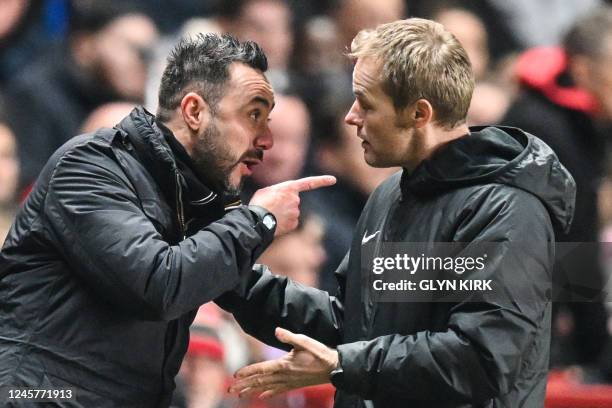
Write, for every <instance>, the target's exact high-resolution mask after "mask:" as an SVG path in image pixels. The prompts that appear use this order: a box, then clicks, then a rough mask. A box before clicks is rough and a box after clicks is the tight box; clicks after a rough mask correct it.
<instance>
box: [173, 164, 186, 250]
mask: <svg viewBox="0 0 612 408" xmlns="http://www.w3.org/2000/svg"><path fill="white" fill-rule="evenodd" d="M174 175H175V178H176V209H177V213H178V222H179V227H180V229H181V236H182V237H183V240H185V239H186V238H187V235H186V231H185V214H184V212H183V191H182V188H181V179H180V175H179V172H178V171H175V172H174Z"/></svg>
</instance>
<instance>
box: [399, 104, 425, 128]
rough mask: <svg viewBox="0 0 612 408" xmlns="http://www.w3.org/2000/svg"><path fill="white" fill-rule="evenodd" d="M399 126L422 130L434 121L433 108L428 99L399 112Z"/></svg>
mask: <svg viewBox="0 0 612 408" xmlns="http://www.w3.org/2000/svg"><path fill="white" fill-rule="evenodd" d="M397 118H398V122H397V123H398V126H399V127H402V128H408V127H416V128H422V127H423V126H425V125H426V124H427V123H429V122H430V121H431V120H432V119H433V107H432V106H431V104H430V103H429V101H428V100H426V99H419V100H417V101H416V102H414V103H413V104H411V105H408V106H406V107H405V108H402V109H401V110H399V111H398V114H397Z"/></svg>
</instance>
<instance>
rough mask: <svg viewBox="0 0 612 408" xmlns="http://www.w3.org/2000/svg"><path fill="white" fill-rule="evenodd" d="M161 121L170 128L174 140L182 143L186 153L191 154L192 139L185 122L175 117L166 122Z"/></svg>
mask: <svg viewBox="0 0 612 408" xmlns="http://www.w3.org/2000/svg"><path fill="white" fill-rule="evenodd" d="M162 123H163V124H164V126H166V127H167V128H168V129H170V131H171V132H172V134H173V135H174V137H175V138H176V140H178V141H179V143H180V144H182V145H183V147H184V148H185V150H186V151H187V154H189V156H191V155H192V152H193V144H192V143H193V142H192V140H193V139H192V137H191V135H190V132H189V129H188V128H187V127H186V126H185V123H184V122H183V121H181V120H178V119H177V118H176V117H174V118H172V119H170V120H168V121H167V122H162Z"/></svg>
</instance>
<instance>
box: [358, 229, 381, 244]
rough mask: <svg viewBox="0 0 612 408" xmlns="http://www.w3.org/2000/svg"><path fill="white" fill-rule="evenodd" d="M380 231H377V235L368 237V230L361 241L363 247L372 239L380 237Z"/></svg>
mask: <svg viewBox="0 0 612 408" xmlns="http://www.w3.org/2000/svg"><path fill="white" fill-rule="evenodd" d="M379 232H380V231H376V232H375V233H373V234H372V235H368V231H367V230H366V232H365V234H363V238H362V239H361V245H363V244H365V243H367V242H368V241H369V240H371V239H372V238H374V237H375V236H376V235H378V233H379Z"/></svg>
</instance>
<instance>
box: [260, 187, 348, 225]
mask: <svg viewBox="0 0 612 408" xmlns="http://www.w3.org/2000/svg"><path fill="white" fill-rule="evenodd" d="M334 184H336V178H335V177H334V176H314V177H304V178H301V179H299V180H289V181H285V182H283V183H278V184H274V185H272V186H269V187H266V188H262V189H260V190H257V191H256V192H255V194H254V195H253V198H252V199H251V202H250V203H249V204H252V205H258V206H260V207H263V208H265V209H266V210H268V211H270V212H271V213H272V214H274V216H275V217H276V236H280V235H283V234H285V233H287V232H290V231H293V230H294V229H295V228H296V227H297V226H298V221H299V217H300V193H301V192H304V191H310V190H315V189H317V188H321V187H327V186H331V185H334Z"/></svg>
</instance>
